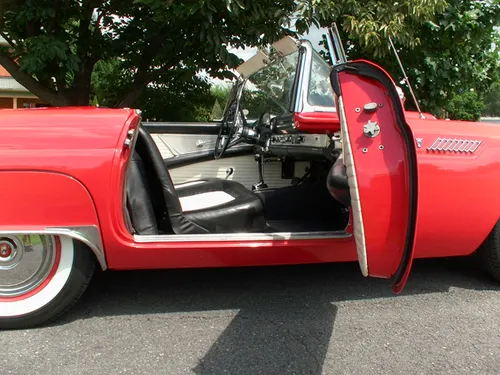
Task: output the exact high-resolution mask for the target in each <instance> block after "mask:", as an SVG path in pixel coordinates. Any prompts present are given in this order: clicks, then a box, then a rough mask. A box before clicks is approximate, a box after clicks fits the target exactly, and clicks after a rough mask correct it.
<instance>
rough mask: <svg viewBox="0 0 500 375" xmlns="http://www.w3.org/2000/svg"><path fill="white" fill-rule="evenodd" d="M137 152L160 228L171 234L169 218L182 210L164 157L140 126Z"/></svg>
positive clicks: (179, 213) (144, 129)
mask: <svg viewBox="0 0 500 375" xmlns="http://www.w3.org/2000/svg"><path fill="white" fill-rule="evenodd" d="M135 150H136V151H137V153H138V154H139V155H140V157H141V158H142V161H143V162H144V168H145V170H146V174H147V179H148V185H149V189H150V192H151V200H152V203H153V208H154V210H155V216H156V220H157V223H158V228H159V229H161V230H163V231H168V232H169V231H171V230H172V227H171V224H170V218H169V216H170V217H172V216H174V217H176V216H179V215H181V213H182V208H181V204H180V201H179V198H178V197H177V194H176V192H175V188H174V183H173V181H172V178H171V177H170V174H169V173H168V170H167V168H166V166H165V163H164V161H163V157H162V156H161V153H160V151H159V150H158V147H157V146H156V143H155V141H154V139H153V137H151V134H149V132H148V131H147V130H146V128H144V127H143V126H139V134H138V137H137V143H136V145H135Z"/></svg>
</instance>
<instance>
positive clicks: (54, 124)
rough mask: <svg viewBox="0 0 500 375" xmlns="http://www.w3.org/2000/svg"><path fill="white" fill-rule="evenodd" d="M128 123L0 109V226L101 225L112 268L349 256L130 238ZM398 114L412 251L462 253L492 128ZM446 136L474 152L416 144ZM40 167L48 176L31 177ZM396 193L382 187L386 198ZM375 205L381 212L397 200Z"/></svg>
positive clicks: (495, 206) (485, 194) (487, 169)
mask: <svg viewBox="0 0 500 375" xmlns="http://www.w3.org/2000/svg"><path fill="white" fill-rule="evenodd" d="M138 120H139V118H138V116H137V115H136V114H135V112H133V111H132V110H126V109H95V108H64V109H26V110H17V111H16V110H2V111H0V170H1V171H3V172H0V173H3V175H2V176H4V177H2V184H1V186H0V199H1V200H2V202H7V203H6V204H7V205H8V207H9V210H10V211H9V215H8V217H6V216H2V218H1V219H0V230H8V229H11V230H12V229H20V228H26V227H28V226H29V227H30V228H31V227H39V228H43V227H45V226H52V225H63V224H66V225H73V224H74V225H89V224H91V223H94V224H96V225H99V227H100V229H101V233H102V239H103V243H104V248H105V251H106V258H107V262H108V265H109V267H110V268H114V269H147V268H170V267H174V268H176V267H219V266H249V265H271V264H296V263H317V262H339V261H354V260H356V259H357V258H356V251H355V246H354V241H353V240H352V239H342V240H334V239H332V240H293V241H291V240H276V241H244V242H216V241H211V242H189V243H168V244H165V243H164V244H161V243H159V244H135V243H134V242H133V237H132V236H131V235H130V234H129V233H128V232H127V230H126V228H125V224H124V220H123V211H122V209H123V205H122V202H123V182H124V171H125V167H126V161H127V158H128V155H129V150H128V149H127V148H124V147H123V144H124V141H125V138H126V135H127V131H128V130H129V128H134V127H135V126H136V125H137V121H138ZM322 121H323V119H321V120H319V122H322ZM408 121H409V123H410V125H411V127H412V128H413V131H414V133H415V136H416V137H422V138H423V139H424V147H423V148H422V149H419V150H418V155H419V163H420V165H419V174H420V183H419V184H420V185H419V190H420V195H421V196H420V199H419V207H420V216H419V228H418V233H417V244H416V254H415V255H416V257H433V256H449V255H465V254H469V253H471V252H473V251H474V250H475V248H476V247H477V246H476V245H478V244H479V243H481V241H482V240H483V239H484V238H485V236H486V234H487V233H488V232H489V231H490V230H491V228H492V227H493V225H494V223H495V222H496V220H497V219H498V213H499V212H500V211H499V209H500V201H499V198H498V197H497V195H498V194H497V192H498V191H500V181H499V173H498V170H499V169H498V168H499V165H498V163H499V160H500V157H499V148H500V145H499V142H500V140H499V135H500V134H499V131H498V125H496V126H494V125H489V124H479V123H459V124H457V123H455V122H451V121H439V120H436V121H425V120H418V119H415V120H408ZM319 127H321V125H318V128H319ZM456 134H461V135H462V136H464V137H465V136H470V137H474V138H478V137H480V139H485V142H484V143H483V145H481V147H480V149H478V151H476V153H475V154H474V155H467V156H464V155H436V154H432V153H427V151H426V150H425V147H427V146H428V145H429V144H430V143H432V142H433V141H434V137H436V136H437V135H449V136H455V135H456ZM369 155H370V153H369ZM9 171H10V172H9ZM14 171H15V172H14ZM21 171H32V172H29V173H23V174H22V173H20V172H21ZM48 171H50V172H51V173H49V174H47V175H46V176H42V175H41V172H48ZM34 172H36V173H38V174H35V173H34ZM395 172H396V173H400V172H398V170H397V169H396V171H395ZM62 174H66V175H69V176H72V177H73V178H72V179H70V178H68V177H65V176H63V175H62ZM6 176H9V177H11V178H15V179H16V181H15V183H14V185H13V187H10V188H8V187H7V188H6V187H5V186H8V185H11V184H10V183H8V182H7V181H6V180H5V178H6ZM37 176H39V177H40V178H35V177H37ZM55 176H58V177H55ZM383 179H384V178H383V177H382V176H376V175H374V176H373V180H374V183H375V186H376V188H375V189H374V192H373V193H370V194H372V195H373V196H377V197H380V196H381V195H384V194H388V192H386V191H384V190H380V185H381V184H382V181H383ZM4 182H5V183H4ZM68 189H69V190H68ZM397 194H398V193H397V192H394V191H391V192H389V195H390V196H393V195H397ZM384 204H385V205H386V208H385V209H386V210H391V209H394V207H397V204H398V203H397V202H392V201H391V202H385V203H384ZM96 212H97V215H96ZM371 214H372V220H373V221H374V222H376V221H378V220H381V222H382V224H383V225H386V226H387V219H385V218H383V217H381V216H380V215H379V214H377V213H371ZM394 225H398V224H397V223H394ZM381 236H385V238H386V239H387V241H388V244H391V246H394V243H395V241H396V239H394V238H392V235H391V233H385V234H383V235H381ZM391 267H392V266H391Z"/></svg>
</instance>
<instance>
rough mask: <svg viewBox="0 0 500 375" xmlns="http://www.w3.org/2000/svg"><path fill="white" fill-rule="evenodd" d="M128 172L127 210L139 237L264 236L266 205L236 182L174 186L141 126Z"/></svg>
mask: <svg viewBox="0 0 500 375" xmlns="http://www.w3.org/2000/svg"><path fill="white" fill-rule="evenodd" d="M138 131H139V134H138V138H137V143H136V145H135V150H134V153H133V155H132V157H131V160H130V165H129V169H128V173H127V206H128V209H129V215H130V220H131V222H132V226H133V228H134V229H135V232H136V233H137V234H142V235H154V234H171V233H175V234H208V233H236V232H261V231H264V230H265V229H266V220H265V218H264V207H263V204H262V201H261V200H260V199H259V198H258V197H257V196H256V195H254V194H253V193H252V192H251V191H249V190H248V189H246V188H245V187H244V186H243V185H241V184H240V183H238V182H235V181H228V180H221V179H204V180H198V181H191V182H188V183H184V184H180V185H177V186H174V184H173V182H172V179H171V177H170V174H169V173H168V170H167V168H166V166H165V163H164V161H163V158H162V156H161V154H160V152H159V150H158V148H157V146H156V144H155V142H154V140H153V138H152V137H151V135H150V134H149V132H148V131H147V130H146V129H145V128H144V127H142V126H141V127H139V130H138Z"/></svg>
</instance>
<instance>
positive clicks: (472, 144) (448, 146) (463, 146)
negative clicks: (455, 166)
mask: <svg viewBox="0 0 500 375" xmlns="http://www.w3.org/2000/svg"><path fill="white" fill-rule="evenodd" d="M481 143H483V141H479V140H472V139H452V138H438V139H436V140H435V141H434V143H433V144H431V145H430V146H429V147H427V151H443V152H467V153H473V152H475V151H476V150H477V149H478V148H479V146H480V145H481Z"/></svg>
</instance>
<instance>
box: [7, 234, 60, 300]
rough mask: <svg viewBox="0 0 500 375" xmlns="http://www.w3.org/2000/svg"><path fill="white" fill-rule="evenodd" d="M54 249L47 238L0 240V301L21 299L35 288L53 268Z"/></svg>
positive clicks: (53, 243)
mask: <svg viewBox="0 0 500 375" xmlns="http://www.w3.org/2000/svg"><path fill="white" fill-rule="evenodd" d="M55 249H56V248H55V241H54V239H53V238H52V237H50V236H40V235H36V234H32V235H16V236H14V235H9V236H2V237H0V298H3V297H18V296H22V295H23V294H26V293H29V292H30V291H32V290H33V289H35V288H36V287H37V286H39V285H40V284H41V283H42V282H43V281H44V280H45V279H46V278H47V277H48V276H49V274H50V271H51V269H52V267H53V265H54V261H55V258H56V251H55Z"/></svg>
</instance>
